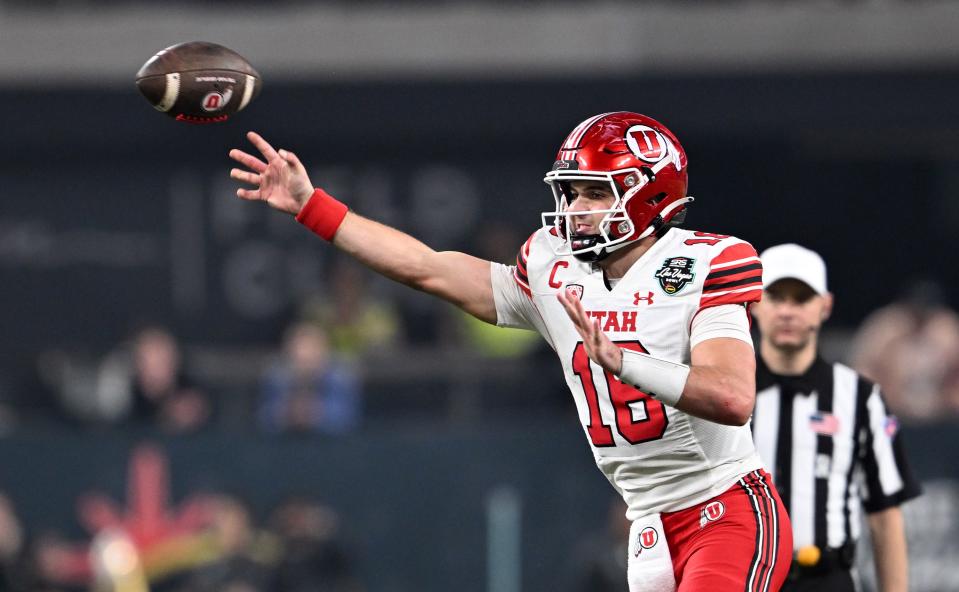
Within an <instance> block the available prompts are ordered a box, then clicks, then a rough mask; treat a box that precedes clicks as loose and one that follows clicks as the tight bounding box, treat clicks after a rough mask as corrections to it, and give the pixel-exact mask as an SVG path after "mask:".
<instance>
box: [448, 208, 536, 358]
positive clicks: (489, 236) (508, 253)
mask: <svg viewBox="0 0 959 592" xmlns="http://www.w3.org/2000/svg"><path fill="white" fill-rule="evenodd" d="M476 238H477V244H476V256H477V257H480V258H483V259H487V260H489V261H496V262H498V263H503V264H506V265H515V264H516V255H517V253H516V245H522V244H523V241H524V240H525V237H524V236H523V235H520V233H519V232H518V231H517V230H516V229H515V227H514V226H513V225H512V224H510V223H509V222H498V223H496V224H491V225H490V226H489V228H487V229H485V230H484V231H483V232H481V233H479V236H477V237H476ZM524 246H525V245H524ZM521 248H522V247H521ZM454 314H456V315H457V316H458V317H459V319H460V325H461V331H460V332H461V335H462V337H463V341H464V342H465V343H466V345H467V346H468V347H469V348H470V349H472V350H473V351H475V352H477V353H478V354H480V355H482V356H485V357H489V358H519V357H523V356H525V355H527V354H529V353H531V352H533V351H535V350H537V349H540V348H541V347H542V345H543V341H542V340H541V339H540V337H539V335H538V334H537V333H536V332H535V331H525V330H522V329H513V328H510V327H497V326H496V325H491V324H489V323H486V322H483V321H481V320H479V319H477V318H476V317H474V316H473V315H469V314H466V313H465V312H463V311H461V310H459V309H456V310H455V311H454ZM544 349H545V348H544ZM551 361H552V360H551Z"/></svg>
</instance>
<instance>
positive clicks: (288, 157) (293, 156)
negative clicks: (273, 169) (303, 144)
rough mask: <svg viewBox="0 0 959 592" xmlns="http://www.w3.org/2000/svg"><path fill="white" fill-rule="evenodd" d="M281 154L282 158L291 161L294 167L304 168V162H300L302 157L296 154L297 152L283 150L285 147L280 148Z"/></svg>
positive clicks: (290, 163)
mask: <svg viewBox="0 0 959 592" xmlns="http://www.w3.org/2000/svg"><path fill="white" fill-rule="evenodd" d="M279 154H280V158H282V159H283V160H285V161H286V162H287V163H289V165H290V166H292V167H293V168H296V169H302V168H303V163H301V162H300V159H299V158H298V157H297V156H296V154H293V153H292V152H290V151H289V150H283V149H280V152H279Z"/></svg>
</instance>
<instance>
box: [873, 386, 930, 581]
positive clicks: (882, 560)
mask: <svg viewBox="0 0 959 592" xmlns="http://www.w3.org/2000/svg"><path fill="white" fill-rule="evenodd" d="M865 403H866V405H865V407H866V409H865V412H866V417H867V418H868V420H867V421H866V422H865V425H864V426H863V428H864V431H865V434H864V435H865V441H866V445H865V447H864V452H865V458H864V461H865V462H864V463H863V468H864V470H865V477H866V479H865V493H866V500H864V504H863V505H864V507H865V510H866V512H867V520H868V523H869V534H870V535H871V540H872V550H873V559H874V561H873V563H874V564H875V569H876V578H877V580H878V582H879V590H880V592H906V591H907V590H908V588H909V561H908V555H907V551H906V529H905V525H904V522H903V516H902V509H901V508H900V505H901V504H902V503H903V502H905V501H907V500H910V499H912V498H914V497H916V496H918V495H919V494H920V491H921V489H920V487H919V483H918V482H917V481H916V479H915V478H914V477H913V476H912V472H911V471H910V469H909V465H908V463H907V462H906V458H905V453H904V451H903V445H902V437H901V434H899V430H898V422H896V420H895V418H893V417H892V416H890V415H889V412H888V410H887V409H886V404H885V401H884V400H883V397H882V394H881V393H880V390H879V387H878V386H875V385H874V386H873V388H872V390H871V392H870V393H869V396H868V398H867V399H866V402H865Z"/></svg>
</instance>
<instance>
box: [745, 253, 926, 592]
mask: <svg viewBox="0 0 959 592" xmlns="http://www.w3.org/2000/svg"><path fill="white" fill-rule="evenodd" d="M760 258H761V260H762V264H763V286H764V290H765V292H764V294H763V299H762V302H759V303H757V304H756V305H755V306H754V307H753V309H752V310H753V315H754V316H755V318H756V321H757V324H758V326H759V339H760V343H759V348H758V349H759V359H758V360H757V363H756V391H757V395H756V409H755V412H754V414H753V423H752V425H753V436H754V439H755V441H756V448H757V449H758V450H759V454H760V456H761V457H762V459H763V462H764V463H765V465H766V467H767V469H768V470H769V472H770V474H772V475H773V479H774V480H775V483H776V487H777V488H778V489H779V493H780V495H781V496H782V500H783V504H784V505H785V506H786V509H787V511H788V512H789V517H790V519H791V520H792V525H793V541H794V543H793V544H794V548H795V557H794V560H793V566H792V570H791V572H790V575H789V578H788V579H787V581H786V584H785V585H784V586H783V588H782V589H783V590H784V591H789V592H796V591H806V590H814V591H815V592H831V591H833V590H844V591H845V590H848V591H850V592H852V591H853V590H855V589H856V585H855V584H854V574H853V569H852V566H853V561H854V555H855V546H856V539H857V538H858V537H859V530H860V523H861V522H860V521H861V515H860V512H861V509H860V506H861V508H862V509H865V511H866V514H867V518H868V520H867V522H868V524H869V531H870V535H871V539H872V545H873V552H874V557H875V564H876V575H877V577H878V581H879V585H880V590H882V592H900V591H902V592H904V591H905V590H906V589H907V586H908V566H907V557H906V536H905V530H904V527H903V517H902V511H901V510H900V508H899V505H900V504H902V503H903V502H904V501H906V500H908V499H912V498H914V497H916V496H917V495H919V486H918V484H917V483H916V481H915V480H914V479H913V477H912V475H911V473H910V471H909V467H908V466H907V464H906V461H905V456H904V454H903V449H902V438H901V437H900V436H899V435H898V434H897V429H898V424H897V422H896V419H895V418H894V417H893V416H891V415H889V414H888V412H887V411H886V407H885V404H884V402H883V399H882V395H881V394H880V392H879V387H878V386H877V385H875V384H873V383H871V382H869V381H868V380H866V379H864V378H863V377H861V376H859V375H858V374H856V372H855V371H853V370H852V369H850V368H848V367H846V366H844V365H842V364H838V363H830V362H827V361H825V360H823V359H822V358H821V357H820V356H819V353H818V348H817V343H818V337H819V330H820V327H821V325H822V323H823V322H824V321H825V320H826V319H827V318H829V314H830V312H831V310H832V302H833V300H832V294H830V293H829V292H828V291H827V289H826V265H825V263H823V260H822V258H821V257H820V256H819V255H817V254H816V253H814V252H813V251H810V250H809V249H805V248H803V247H800V246H799V245H794V244H786V245H778V246H775V247H772V248H770V249H767V250H766V251H765V252H763V254H762V255H761V257H760Z"/></svg>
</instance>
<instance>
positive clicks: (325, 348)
mask: <svg viewBox="0 0 959 592" xmlns="http://www.w3.org/2000/svg"><path fill="white" fill-rule="evenodd" d="M359 415H360V387H359V380H358V378H357V376H356V375H355V373H354V372H353V370H352V369H351V368H350V367H349V366H348V365H346V364H343V363H342V362H340V361H339V360H337V359H335V358H333V357H332V356H331V355H330V345H329V341H328V338H327V335H326V333H324V331H323V330H322V329H321V328H320V327H319V326H317V325H316V324H314V323H310V322H305V321H304V322H298V323H296V324H294V325H293V326H291V327H290V328H289V329H288V330H287V332H286V335H285V336H284V339H283V356H282V358H281V359H280V360H279V361H278V362H277V363H276V364H275V365H274V366H273V367H271V368H270V369H269V370H268V371H267V373H266V376H265V377H264V379H263V384H262V390H261V394H260V403H259V410H258V416H259V423H260V426H261V427H262V428H263V429H265V430H267V431H274V432H282V431H294V432H296V431H299V432H321V433H326V434H338V433H343V432H347V431H350V430H352V429H353V428H355V427H356V425H357V424H358V422H359Z"/></svg>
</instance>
